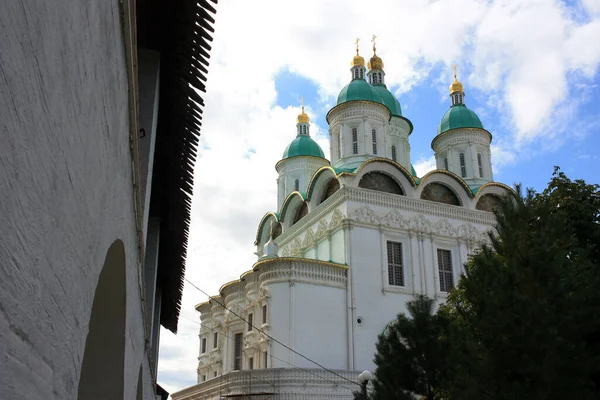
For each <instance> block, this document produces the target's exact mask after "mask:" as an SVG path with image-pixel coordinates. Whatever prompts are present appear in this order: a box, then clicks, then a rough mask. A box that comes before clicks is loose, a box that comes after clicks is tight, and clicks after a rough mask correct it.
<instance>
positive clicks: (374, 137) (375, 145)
mask: <svg viewBox="0 0 600 400" xmlns="http://www.w3.org/2000/svg"><path fill="white" fill-rule="evenodd" d="M372 136H373V154H377V131H376V130H375V129H373V131H372Z"/></svg>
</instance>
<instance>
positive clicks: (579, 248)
mask: <svg viewBox="0 0 600 400" xmlns="http://www.w3.org/2000/svg"><path fill="white" fill-rule="evenodd" d="M599 193H600V187H599V186H598V185H589V184H586V183H585V182H584V181H581V180H575V181H571V180H570V179H569V178H567V176H566V175H565V174H564V173H562V172H560V170H559V169H558V168H556V169H555V171H554V174H553V176H552V179H551V181H550V183H549V184H548V187H547V188H546V189H545V190H544V191H543V192H541V193H536V192H534V191H532V190H527V191H525V193H523V191H522V190H521V188H520V187H519V186H516V190H515V192H514V193H511V194H509V195H508V196H507V197H506V198H505V199H503V201H502V202H501V206H500V207H499V208H498V209H497V210H496V217H497V226H496V231H495V232H494V233H493V234H490V239H491V245H489V246H483V247H482V248H481V249H480V250H479V251H477V252H476V253H475V254H474V255H473V256H471V257H470V258H469V261H468V262H467V264H466V265H465V274H464V275H463V276H462V277H461V279H460V281H459V282H458V285H457V288H456V289H455V290H453V291H452V292H451V293H450V295H449V296H448V301H447V303H446V305H443V306H442V307H441V308H440V310H439V311H438V312H437V313H436V314H433V313H432V307H433V302H432V301H431V300H429V299H427V298H425V297H422V296H420V297H418V298H416V299H415V300H414V301H412V302H409V308H408V310H409V314H410V318H409V317H406V316H404V315H399V316H398V319H397V320H396V321H395V322H394V323H393V324H391V325H390V327H389V329H388V330H387V332H386V333H384V334H382V335H380V337H379V341H378V343H377V354H376V356H375V363H376V365H377V370H376V371H375V376H376V380H375V381H374V388H375V391H374V393H373V395H372V396H371V397H372V398H374V399H392V398H393V399H402V398H411V397H406V396H407V395H408V394H410V393H411V392H412V393H419V394H422V395H426V396H427V397H425V398H427V399H433V398H443V399H444V400H454V399H456V400H470V399H478V400H479V399H497V400H509V399H510V400H514V399H523V398H526V399H535V400H537V399H539V400H542V399H543V400H553V399H565V398H577V399H590V400H591V399H600V311H599V309H600V194H599ZM402 396H405V397H402ZM436 396H437V397H436Z"/></svg>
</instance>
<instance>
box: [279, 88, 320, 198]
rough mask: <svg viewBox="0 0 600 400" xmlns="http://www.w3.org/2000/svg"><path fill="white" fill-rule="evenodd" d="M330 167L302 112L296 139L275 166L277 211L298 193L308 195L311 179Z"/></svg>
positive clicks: (308, 120)
mask: <svg viewBox="0 0 600 400" xmlns="http://www.w3.org/2000/svg"><path fill="white" fill-rule="evenodd" d="M326 165H329V161H327V159H326V158H325V154H324V153H323V150H322V149H321V146H319V145H318V144H317V142H315V141H314V140H313V139H312V138H311V137H310V118H309V117H308V115H307V114H306V113H305V112H304V99H303V100H302V112H301V113H300V114H299V115H298V118H297V119H296V138H295V139H294V140H293V141H292V143H290V144H289V145H288V147H286V149H285V151H284V152H283V156H282V158H281V161H279V162H278V163H277V164H276V165H275V169H276V170H277V173H278V174H279V176H278V178H277V209H280V208H281V206H282V204H283V202H284V201H285V199H286V197H287V196H288V195H289V194H290V193H292V192H294V191H296V192H300V193H304V194H306V189H307V187H308V183H309V182H310V178H311V177H312V176H313V174H314V173H315V172H317V170H318V169H319V168H321V167H324V166H326Z"/></svg>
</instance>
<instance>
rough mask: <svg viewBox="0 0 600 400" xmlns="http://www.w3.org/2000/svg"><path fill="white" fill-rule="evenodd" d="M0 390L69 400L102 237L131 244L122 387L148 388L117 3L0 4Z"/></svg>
mask: <svg viewBox="0 0 600 400" xmlns="http://www.w3.org/2000/svg"><path fill="white" fill-rule="evenodd" d="M0 32H1V35H0V36H1V38H0V229H1V231H0V232H1V233H0V234H1V237H0V399H2V400H11V399H45V400H47V399H61V400H63V399H76V398H77V390H78V382H79V376H80V369H81V364H82V360H83V354H84V348H85V341H86V336H87V333H88V327H89V320H90V313H91V308H92V302H93V299H94V292H95V288H96V284H97V282H98V277H99V274H100V271H101V269H102V266H103V263H104V259H105V257H106V252H107V250H108V248H109V247H110V245H111V244H112V243H113V242H114V241H115V240H117V239H121V240H122V241H123V243H124V245H125V251H126V262H127V267H126V276H127V283H126V288H127V302H126V313H127V322H126V339H125V341H126V343H125V388H124V398H126V399H135V398H136V391H137V382H138V372H139V368H140V365H142V369H143V383H144V392H143V398H144V399H149V398H152V388H151V386H150V382H151V377H150V376H151V375H150V370H149V365H148V358H147V356H145V350H144V334H143V323H142V314H141V312H142V311H141V310H142V304H141V297H140V286H139V268H138V263H139V261H138V255H137V249H136V232H135V220H134V212H133V189H132V177H131V174H132V172H131V155H130V152H129V115H128V103H127V101H128V97H127V90H128V81H127V75H126V65H125V49H124V43H123V37H122V31H121V26H120V22H119V7H118V2H117V0H110V1H106V0H88V1H75V0H69V1H51V2H43V1H35V0H6V1H0Z"/></svg>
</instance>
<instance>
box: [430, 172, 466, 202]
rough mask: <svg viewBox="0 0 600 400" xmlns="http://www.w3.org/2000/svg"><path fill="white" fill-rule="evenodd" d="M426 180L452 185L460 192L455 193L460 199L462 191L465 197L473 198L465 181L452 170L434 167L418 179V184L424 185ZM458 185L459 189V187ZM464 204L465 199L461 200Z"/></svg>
mask: <svg viewBox="0 0 600 400" xmlns="http://www.w3.org/2000/svg"><path fill="white" fill-rule="evenodd" d="M428 181H439V182H442V183H445V184H446V185H448V186H452V187H453V188H456V190H457V191H458V192H461V195H459V194H458V193H457V196H458V197H459V198H460V199H462V198H463V196H462V193H464V194H465V195H466V198H465V199H470V198H473V192H472V191H471V188H470V187H469V185H467V182H465V181H464V180H463V179H462V178H461V177H460V176H458V175H456V174H455V173H454V172H450V171H446V170H445V169H434V170H433V171H429V172H428V173H426V174H425V175H423V177H422V178H421V180H420V181H419V186H420V187H421V188H422V187H424V185H426V184H427V183H428ZM459 187H460V189H459ZM463 204H466V201H465V202H463Z"/></svg>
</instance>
